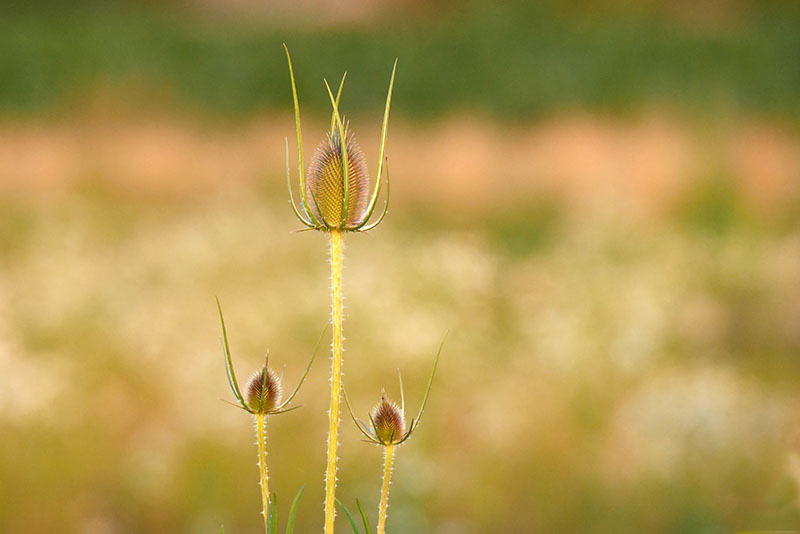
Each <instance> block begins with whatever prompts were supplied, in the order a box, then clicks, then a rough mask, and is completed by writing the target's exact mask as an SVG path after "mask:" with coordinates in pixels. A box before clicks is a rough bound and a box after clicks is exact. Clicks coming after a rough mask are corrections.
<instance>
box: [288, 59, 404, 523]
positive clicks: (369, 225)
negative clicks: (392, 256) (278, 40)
mask: <svg viewBox="0 0 800 534" xmlns="http://www.w3.org/2000/svg"><path fill="white" fill-rule="evenodd" d="M284 49H285V51H286V60H287V62H288V65H289V77H290V80H291V85H292V100H293V103H294V118H295V128H296V130H297V158H298V180H299V193H300V194H299V198H300V205H299V206H298V204H297V203H296V202H295V195H294V192H293V189H294V187H293V185H292V180H291V171H290V169H289V167H290V165H289V142H288V140H287V141H286V182H287V187H288V189H289V202H290V204H291V206H292V209H293V211H294V214H295V215H296V216H297V218H298V220H299V221H300V222H301V223H302V224H303V226H304V227H305V228H304V229H306V230H318V231H321V232H327V233H328V236H329V239H330V263H331V324H332V326H333V336H332V337H333V340H332V343H331V391H330V408H329V411H328V446H327V462H326V469H325V529H324V532H325V534H333V532H334V519H335V513H336V508H335V499H336V475H337V467H336V463H337V459H338V457H337V449H338V446H339V411H340V406H339V405H340V400H341V394H340V390H341V377H342V343H343V339H344V338H343V334H342V315H343V303H342V264H343V256H344V234H345V233H347V232H368V231H370V230H372V229H374V228H375V227H377V226H378V225H379V224H380V223H381V222H382V221H383V219H384V217H385V216H386V213H387V210H388V206H389V173H388V168H387V166H385V165H384V163H385V149H386V132H387V126H388V122H389V108H390V106H391V102H392V89H393V88H394V78H395V72H396V70H397V60H395V62H394V66H393V68H392V74H391V78H390V80H389V90H388V93H387V96H386V105H385V108H384V112H383V125H382V127H381V138H380V150H379V157H378V171H377V175H376V178H375V183H374V185H372V186H370V180H369V176H368V171H367V165H366V158H365V156H364V152H363V151H362V150H361V147H360V146H359V144H358V142H357V141H356V139H355V136H354V135H353V133H352V131H351V130H350V126H349V123H348V122H347V121H345V120H344V119H343V118H342V117H341V115H340V113H339V100H340V97H341V94H342V87H343V86H344V81H345V78H346V76H347V73H345V74H344V75H343V76H342V80H341V82H340V83H339V89H338V91H337V93H336V96H335V97H334V94H333V91H332V90H331V88H330V85H328V82H327V80H325V82H324V83H325V88H326V89H327V92H328V96H329V98H330V101H331V106H332V108H333V113H332V116H331V126H330V130H329V131H328V134H327V137H326V138H325V140H324V141H323V142H322V143H321V144H320V145H319V147H318V148H317V151H316V153H315V155H314V158H313V159H312V161H311V164H310V166H309V169H308V172H307V173H306V171H305V166H304V160H303V137H302V134H301V129H300V105H299V103H298V98H297V86H296V84H295V78H294V68H293V66H292V58H291V55H290V54H289V49H288V48H287V47H286V45H284ZM384 171H385V175H386V178H385V182H386V185H385V187H386V194H385V199H384V203H383V209H382V211H381V213H380V215H378V216H377V217H376V218H374V219H373V214H374V213H375V209H376V206H377V204H378V199H379V198H380V196H381V192H382V189H383V187H384V186H383V183H384V180H383V179H382V177H383V174H384Z"/></svg>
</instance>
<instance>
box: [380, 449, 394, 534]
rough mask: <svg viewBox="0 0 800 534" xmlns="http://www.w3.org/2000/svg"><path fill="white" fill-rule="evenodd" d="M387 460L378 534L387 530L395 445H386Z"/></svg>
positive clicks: (385, 462)
mask: <svg viewBox="0 0 800 534" xmlns="http://www.w3.org/2000/svg"><path fill="white" fill-rule="evenodd" d="M385 452H386V458H385V460H384V467H383V488H382V489H381V504H380V508H379V509H378V534H383V532H384V529H385V528H386V508H388V506H389V480H390V479H391V477H392V459H393V458H394V445H391V444H389V445H386V451H385Z"/></svg>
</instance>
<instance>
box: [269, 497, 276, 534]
mask: <svg viewBox="0 0 800 534" xmlns="http://www.w3.org/2000/svg"><path fill="white" fill-rule="evenodd" d="M267 534H278V500H277V496H276V495H275V494H274V493H273V494H272V497H271V498H270V500H269V501H267Z"/></svg>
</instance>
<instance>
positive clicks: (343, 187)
mask: <svg viewBox="0 0 800 534" xmlns="http://www.w3.org/2000/svg"><path fill="white" fill-rule="evenodd" d="M284 48H285V49H286V59H287V61H288V63H289V77H290V79H291V82H292V99H293V102H294V117H295V127H296V130H297V157H298V162H299V164H298V175H299V180H300V188H299V189H300V199H301V203H300V206H298V205H297V204H296V203H295V201H294V193H293V190H294V188H293V186H292V183H291V171H290V170H289V142H288V140H287V142H286V183H287V185H288V187H289V201H290V203H291V205H292V209H293V210H294V213H295V215H296V216H297V218H298V219H299V220H300V222H302V223H303V225H305V226H306V227H307V228H309V229H314V230H322V231H327V232H330V231H348V232H366V231H369V230H371V229H373V228H375V227H376V226H378V224H380V222H381V221H382V220H383V218H384V217H385V216H386V211H387V209H388V206H389V171H388V168H387V167H385V157H384V155H385V152H386V131H387V125H388V122H389V108H390V106H391V101H392V88H393V87H394V75H395V71H396V69H397V61H395V62H394V67H393V69H392V76H391V79H390V81H389V92H388V94H387V96H386V107H385V108H384V112H383V127H382V128H381V141H380V153H379V157H378V172H377V176H376V178H375V184H374V185H373V186H370V180H369V173H368V171H367V164H366V158H365V157H364V152H363V151H362V150H361V147H360V146H359V144H358V142H357V141H356V139H355V136H354V135H353V133H352V131H351V130H350V125H349V123H347V122H346V121H345V120H343V119H342V117H341V115H340V114H339V100H340V98H341V96H342V87H343V86H344V80H345V77H346V76H347V73H345V75H344V76H342V81H341V83H340V84H339V90H338V92H337V93H336V96H335V97H334V95H333V91H331V88H330V86H329V85H328V82H327V80H326V81H325V88H326V89H327V91H328V96H329V97H330V101H331V105H332V107H333V113H332V116H331V127H330V130H329V132H328V134H327V137H326V138H325V140H323V142H322V143H321V144H320V145H319V147H318V148H317V151H316V153H315V155H314V158H313V160H312V161H311V165H310V166H309V168H308V173H307V174H306V172H305V168H304V166H303V138H302V135H301V132H300V105H299V103H298V99H297V87H296V86H295V81H294V69H293V67H292V58H291V56H290V55H289V49H288V48H286V45H284ZM383 174H386V195H385V200H384V205H383V211H382V212H381V214H380V215H379V216H378V217H377V218H376V219H375V220H374V221H372V222H370V219H371V217H372V214H373V213H374V212H375V207H376V205H377V202H378V197H379V196H380V193H381V189H382V187H383V180H382V177H383Z"/></svg>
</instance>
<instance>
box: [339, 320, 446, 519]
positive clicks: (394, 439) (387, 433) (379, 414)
mask: <svg viewBox="0 0 800 534" xmlns="http://www.w3.org/2000/svg"><path fill="white" fill-rule="evenodd" d="M446 340H447V334H445V336H444V338H443V339H442V342H441V344H440V345H439V350H438V351H437V353H436V358H435V359H434V360H433V369H432V370H431V376H430V378H429V379H428V386H427V388H426V389H425V395H424V396H423V398H422V405H421V406H420V409H419V413H418V414H417V416H416V417H413V418H412V419H411V421H410V422H409V423H408V425H407V426H406V419H405V411H406V406H405V405H406V402H405V393H404V391H403V377H402V375H401V374H400V370H399V369H398V370H397V377H398V382H399V383H400V405H399V406H398V405H397V403H396V402H394V401H392V400H391V399H390V398H389V397H387V396H386V393H385V392H384V391H381V400H380V401H378V404H377V405H375V407H374V408H373V409H372V411H371V412H369V414H368V417H369V425H367V424H366V423H365V422H364V421H362V420H360V419H358V418H357V417H356V415H355V412H354V411H353V407H352V405H351V404H350V400H349V399H348V398H347V392H346V391H345V389H344V387H342V393H343V396H344V401H345V404H346V405H347V410H348V412H349V413H350V418H351V419H352V420H353V423H355V425H356V427H357V428H358V430H359V431H361V434H362V435H363V436H364V438H365V439H364V441H366V442H367V443H373V444H375V445H379V446H381V447H383V454H384V456H383V477H382V484H381V497H380V502H379V504H378V526H377V534H384V533H385V531H386V516H387V510H388V507H389V485H390V483H391V477H392V466H393V461H394V452H395V447H398V446H400V445H402V444H403V443H405V442H406V441H407V440H408V439H409V438H410V437H411V435H412V434H413V433H414V431H415V430H416V429H417V428H418V427H419V422H420V420H421V419H422V414H423V413H424V412H425V406H426V405H427V403H428V396H429V395H430V392H431V386H432V385H433V378H434V377H435V376H436V368H437V367H438V365H439V357H440V356H441V354H442V348H443V347H444V342H445V341H446ZM356 504H357V506H358V510H359V512H360V514H361V518H362V520H363V523H364V530H365V532H366V533H367V534H370V528H369V523H368V520H367V517H366V514H365V513H364V510H363V509H362V507H361V503H360V502H358V501H356ZM340 506H341V507H342V509H343V510H344V511H345V514H346V515H347V517H348V519H349V520H350V525H351V526H352V527H353V531H354V533H355V534H358V529H357V528H356V525H355V521H353V519H352V515H351V514H350V512H349V511H347V508H346V507H344V505H340Z"/></svg>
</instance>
